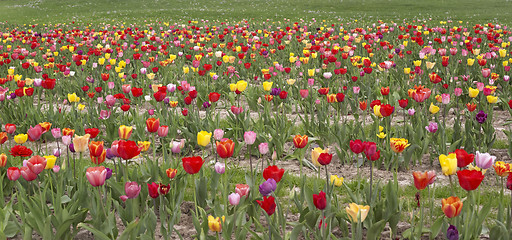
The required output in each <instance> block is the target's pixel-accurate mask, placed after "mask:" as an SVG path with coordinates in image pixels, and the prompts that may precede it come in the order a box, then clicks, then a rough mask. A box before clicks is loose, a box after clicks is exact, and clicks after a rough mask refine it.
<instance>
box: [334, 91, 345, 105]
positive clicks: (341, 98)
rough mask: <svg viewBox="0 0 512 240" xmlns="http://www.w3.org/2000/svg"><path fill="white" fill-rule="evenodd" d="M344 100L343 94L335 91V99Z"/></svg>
mask: <svg viewBox="0 0 512 240" xmlns="http://www.w3.org/2000/svg"><path fill="white" fill-rule="evenodd" d="M344 100H345V94H343V93H336V101H337V102H339V103H340V102H343V101H344Z"/></svg>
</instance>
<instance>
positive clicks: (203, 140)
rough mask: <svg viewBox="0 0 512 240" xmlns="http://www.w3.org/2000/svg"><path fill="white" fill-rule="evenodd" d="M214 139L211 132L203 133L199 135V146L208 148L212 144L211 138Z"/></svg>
mask: <svg viewBox="0 0 512 240" xmlns="http://www.w3.org/2000/svg"><path fill="white" fill-rule="evenodd" d="M211 137H212V133H211V132H207V131H201V132H198V133H197V144H198V145H199V146H203V147H206V146H207V145H208V144H209V143H210V138H211Z"/></svg>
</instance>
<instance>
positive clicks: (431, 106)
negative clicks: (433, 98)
mask: <svg viewBox="0 0 512 240" xmlns="http://www.w3.org/2000/svg"><path fill="white" fill-rule="evenodd" d="M428 110H429V111H430V113H432V114H436V113H437V112H439V107H438V106H436V105H434V104H433V103H430V107H429V108H428Z"/></svg>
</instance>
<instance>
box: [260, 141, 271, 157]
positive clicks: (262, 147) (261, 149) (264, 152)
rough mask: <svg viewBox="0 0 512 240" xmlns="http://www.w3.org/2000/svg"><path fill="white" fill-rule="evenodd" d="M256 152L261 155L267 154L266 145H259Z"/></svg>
mask: <svg viewBox="0 0 512 240" xmlns="http://www.w3.org/2000/svg"><path fill="white" fill-rule="evenodd" d="M258 150H259V151H260V154H261V155H265V154H267V153H268V152H269V148H268V143H266V142H264V143H260V145H258Z"/></svg>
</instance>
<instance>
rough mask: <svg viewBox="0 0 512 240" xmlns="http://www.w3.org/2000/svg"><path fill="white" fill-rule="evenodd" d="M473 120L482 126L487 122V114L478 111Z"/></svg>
mask: <svg viewBox="0 0 512 240" xmlns="http://www.w3.org/2000/svg"><path fill="white" fill-rule="evenodd" d="M475 119H476V121H477V122H478V123H480V124H482V123H484V122H485V120H487V114H486V113H485V112H484V111H480V112H478V113H477V114H476V116H475Z"/></svg>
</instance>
